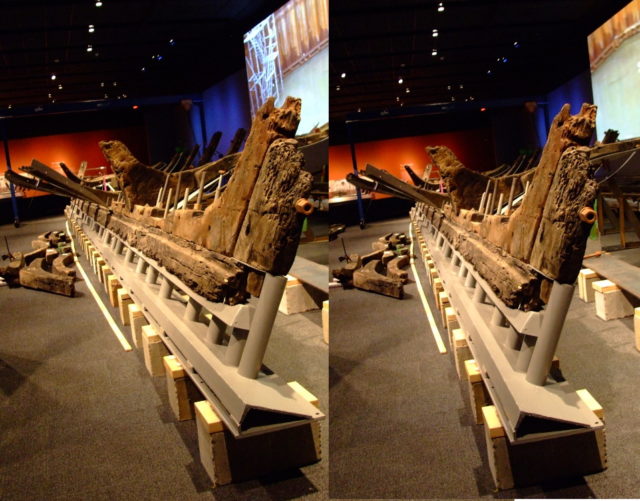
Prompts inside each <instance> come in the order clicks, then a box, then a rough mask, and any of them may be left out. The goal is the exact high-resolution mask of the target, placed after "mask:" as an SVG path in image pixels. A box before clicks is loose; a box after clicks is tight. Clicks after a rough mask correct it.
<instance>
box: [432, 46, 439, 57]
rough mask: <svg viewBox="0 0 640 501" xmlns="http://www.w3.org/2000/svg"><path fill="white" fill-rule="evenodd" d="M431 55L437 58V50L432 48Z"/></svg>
mask: <svg viewBox="0 0 640 501" xmlns="http://www.w3.org/2000/svg"><path fill="white" fill-rule="evenodd" d="M431 55H432V56H437V55H438V49H436V48H435V47H434V48H433V50H432V51H431Z"/></svg>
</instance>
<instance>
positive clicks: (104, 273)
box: [100, 264, 111, 292]
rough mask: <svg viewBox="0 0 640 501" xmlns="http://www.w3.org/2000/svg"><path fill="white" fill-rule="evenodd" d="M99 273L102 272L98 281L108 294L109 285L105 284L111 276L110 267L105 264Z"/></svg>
mask: <svg viewBox="0 0 640 501" xmlns="http://www.w3.org/2000/svg"><path fill="white" fill-rule="evenodd" d="M101 271H102V279H101V280H100V281H101V282H102V284H103V285H104V290H105V291H106V292H109V284H108V283H107V279H108V278H109V275H111V266H109V265H108V264H105V265H104V266H102V270H101Z"/></svg>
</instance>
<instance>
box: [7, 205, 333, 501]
mask: <svg viewBox="0 0 640 501" xmlns="http://www.w3.org/2000/svg"><path fill="white" fill-rule="evenodd" d="M63 227H64V219H63V218H52V219H46V220H41V221H35V222H26V223H23V225H22V226H21V227H20V228H18V229H16V228H14V227H13V226H0V239H1V241H2V245H3V246H4V238H3V237H4V236H5V235H6V236H7V237H8V238H9V242H10V245H11V249H12V250H13V251H17V250H26V249H30V248H31V246H30V242H31V239H33V238H35V237H36V236H37V235H38V234H40V233H42V232H44V231H47V230H57V229H62V228H63ZM3 253H4V248H3ZM81 262H82V264H83V266H84V267H85V269H87V268H90V267H89V266H88V265H87V263H86V261H84V259H82V260H81ZM89 275H90V277H91V279H92V280H93V278H94V276H93V275H92V274H89ZM76 288H77V291H78V296H77V297H74V298H67V297H64V296H59V295H55V294H50V293H47V292H41V291H34V290H29V289H25V288H17V289H9V288H8V287H0V312H1V313H0V319H1V321H0V499H2V500H3V501H5V500H6V501H8V500H32V499H48V500H57V499H60V500H62V499H64V500H71V499H83V500H86V499H91V500H95V499H109V500H114V499H127V500H141V499H162V500H178V499H180V500H191V499H218V500H223V499H234V500H235V499H247V500H248V499H251V500H256V499H293V498H296V499H297V498H302V499H310V500H311V499H326V498H327V460H326V459H324V460H323V461H321V462H319V463H316V464H314V465H311V466H307V467H304V468H301V469H299V470H295V471H291V472H288V473H286V474H281V475H274V476H272V477H268V478H262V479H260V480H256V481H251V482H244V483H238V484H231V485H228V486H222V487H218V488H216V489H211V483H210V481H209V478H208V476H207V474H206V472H205V470H204V469H203V467H202V466H201V464H200V460H199V457H198V444H197V435H196V425H195V422H194V421H193V420H191V421H183V422H177V421H176V420H175V418H174V416H173V413H172V411H171V408H170V407H169V403H168V399H167V391H166V381H165V379H164V378H162V377H157V378H152V377H150V376H149V374H148V372H147V370H146V368H145V365H144V360H143V357H142V354H141V353H140V352H139V351H136V350H135V349H134V351H132V352H125V351H123V349H122V348H121V346H120V344H119V343H118V341H117V340H116V338H115V336H114V335H113V333H112V331H111V330H110V328H109V327H108V325H107V322H106V320H105V318H104V317H103V315H102V314H101V313H100V310H99V309H98V306H97V305H96V303H95V301H94V300H93V298H92V296H91V294H90V293H89V292H88V290H87V287H86V284H85V283H84V282H83V281H82V280H80V281H77V282H76ZM96 289H97V290H98V291H100V294H101V295H102V297H103V300H104V301H105V302H106V304H107V307H108V308H109V310H110V311H111V312H112V314H113V313H114V312H115V311H116V310H115V309H114V308H111V306H110V305H109V303H108V300H107V299H106V294H104V289H103V288H102V287H96ZM122 330H123V332H124V333H125V335H126V336H128V337H129V336H130V332H129V329H128V328H123V329H122ZM327 351H328V350H327V346H326V345H325V344H324V343H323V342H322V327H321V314H320V312H319V311H314V312H309V313H305V314H298V315H291V316H284V315H281V314H278V317H277V319H276V325H275V327H274V331H273V335H272V338H271V343H270V345H269V348H268V351H267V354H266V357H265V364H266V365H267V366H268V367H269V368H271V369H272V370H274V371H275V372H277V373H278V374H279V375H281V376H282V377H284V378H285V379H287V380H297V381H298V382H299V383H301V384H302V385H303V386H305V387H306V388H307V389H308V390H309V391H311V392H312V393H314V394H315V395H316V396H317V397H318V398H319V400H320V404H321V409H322V410H323V411H324V412H325V413H326V412H327V404H328V389H327ZM327 427H328V426H327V422H326V421H325V422H323V423H322V435H323V450H324V451H326V450H327V447H326V442H327Z"/></svg>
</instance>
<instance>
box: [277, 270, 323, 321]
mask: <svg viewBox="0 0 640 501" xmlns="http://www.w3.org/2000/svg"><path fill="white" fill-rule="evenodd" d="M318 308H319V305H318V303H316V302H315V300H314V299H313V297H312V296H311V294H309V292H308V291H307V289H306V288H305V286H304V285H303V284H302V283H301V282H300V280H298V279H297V278H295V277H292V276H291V275H287V285H286V287H285V288H284V293H283V294H282V299H281V300H280V305H279V306H278V311H280V312H281V313H284V314H285V315H293V314H295V313H302V312H303V311H311V310H317V309H318Z"/></svg>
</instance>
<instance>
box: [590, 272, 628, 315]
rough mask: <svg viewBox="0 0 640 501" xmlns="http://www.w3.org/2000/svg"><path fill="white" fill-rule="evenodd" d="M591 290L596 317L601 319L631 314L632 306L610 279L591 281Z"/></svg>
mask: <svg viewBox="0 0 640 501" xmlns="http://www.w3.org/2000/svg"><path fill="white" fill-rule="evenodd" d="M593 290H594V291H595V303H596V315H597V316H598V317H600V318H602V319H603V320H613V319H616V318H623V317H630V316H631V315H633V313H634V309H633V306H632V305H631V303H630V302H629V300H628V299H627V298H626V296H625V295H624V293H623V292H622V290H621V289H620V288H619V287H618V286H617V285H616V284H614V283H613V282H611V281H610V280H600V281H597V282H593Z"/></svg>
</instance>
